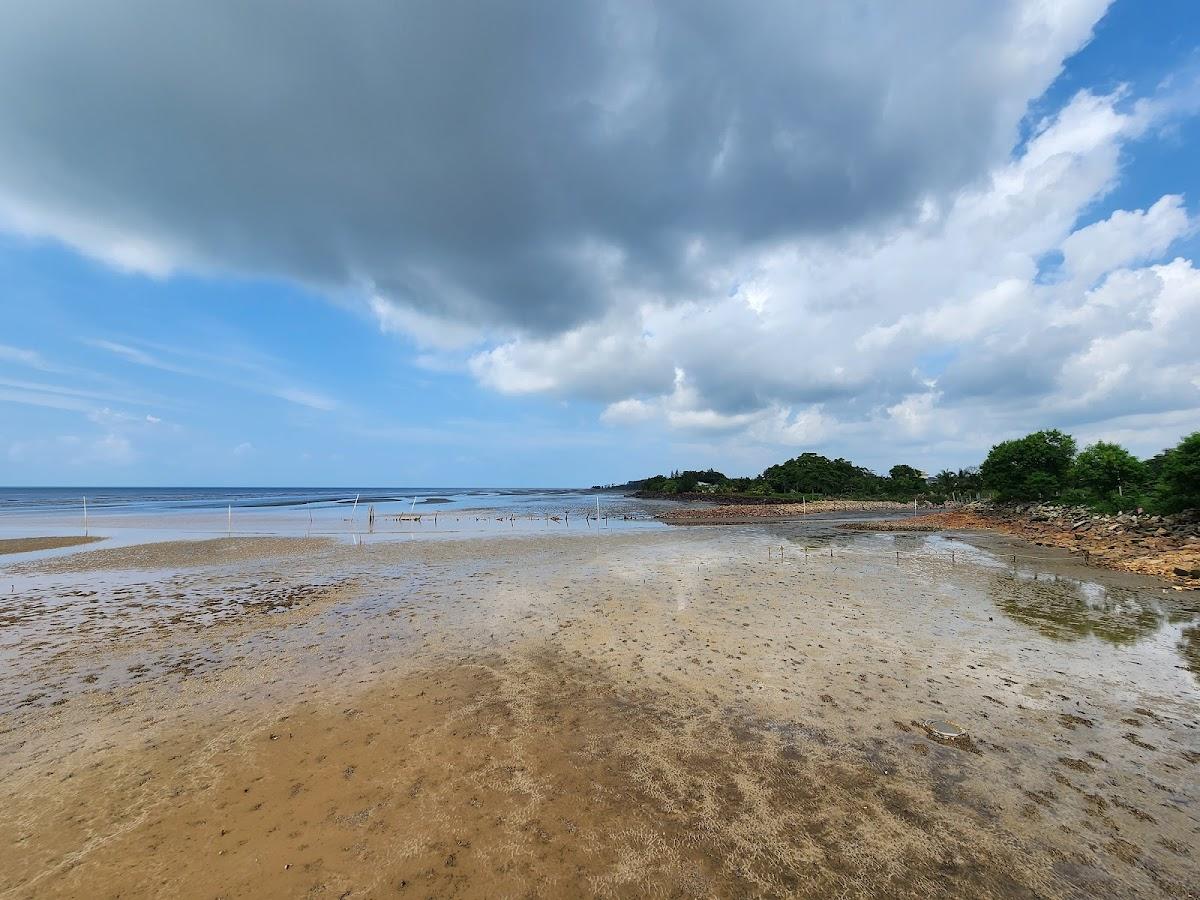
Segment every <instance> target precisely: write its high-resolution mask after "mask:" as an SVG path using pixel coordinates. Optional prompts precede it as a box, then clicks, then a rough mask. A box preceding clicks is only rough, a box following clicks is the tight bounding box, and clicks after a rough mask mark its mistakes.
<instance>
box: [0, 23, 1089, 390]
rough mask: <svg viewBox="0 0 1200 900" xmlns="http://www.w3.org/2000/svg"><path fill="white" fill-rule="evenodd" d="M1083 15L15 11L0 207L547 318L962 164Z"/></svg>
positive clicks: (928, 189) (5, 86)
mask: <svg viewBox="0 0 1200 900" xmlns="http://www.w3.org/2000/svg"><path fill="white" fill-rule="evenodd" d="M1102 7H1103V4H1102V3H1092V2H1084V3H1081V4H1080V6H1079V8H1078V9H1075V10H1074V11H1072V12H1067V13H1063V14H1062V15H1061V16H1060V18H1062V19H1069V18H1071V17H1074V18H1075V19H1077V20H1078V21H1077V22H1075V23H1067V24H1066V25H1064V24H1063V23H1062V22H1061V21H1057V22H1054V23H1053V25H1054V26H1055V27H1050V25H1048V24H1046V23H1042V24H1041V25H1039V23H1038V21H1036V17H1034V18H1032V19H1031V18H1030V16H1029V15H1028V14H1027V13H1028V10H1025V9H1023V8H1022V7H1020V6H1019V5H1015V4H999V3H994V2H990V0H978V2H970V3H968V2H962V3H950V4H945V3H915V4H913V3H910V4H888V3H884V4H878V5H867V6H866V7H864V6H863V5H862V4H850V3H796V2H791V0H788V2H761V3H753V4H733V3H717V2H682V0H681V2H675V3H662V4H658V5H656V6H654V7H651V5H650V4H646V3H642V2H630V3H621V2H609V3H602V2H570V3H554V2H545V3H523V2H507V3H505V2H498V3H469V4H468V3H440V2H422V3H416V2H408V3H398V2H355V3H335V2H312V0H286V2H282V0H238V2H221V0H196V2H178V3H163V2H161V0H112V2H106V3H78V2H66V0H28V2H26V0H10V2H8V3H6V4H4V7H3V9H2V10H0V213H4V212H7V215H8V216H9V217H10V218H11V219H12V220H13V221H15V222H16V223H17V225H18V226H19V227H22V228H24V229H25V230H28V231H32V232H35V233H44V234H49V235H51V236H54V237H58V238H61V239H64V240H67V241H68V242H71V243H73V244H75V245H76V246H78V247H80V248H81V249H83V250H84V251H86V252H90V253H92V254H94V255H98V256H101V257H104V258H108V259H112V260H115V261H117V262H120V263H123V264H125V265H129V266H132V267H135V268H137V267H143V268H149V269H164V270H167V269H170V268H173V267H177V266H183V267H185V268H198V269H213V270H218V271H232V272H241V273H250V274H260V275H268V276H276V277H284V278H292V279H297V280H301V281H304V282H306V283H310V284H314V285H317V286H320V287H323V288H326V289H332V290H342V289H347V290H350V291H361V290H373V291H376V292H378V293H379V294H380V295H382V296H384V297H387V298H389V299H391V300H393V301H395V302H397V303H400V304H403V305H406V306H410V307H412V308H414V309H418V310H421V311H423V312H426V313H432V314H434V315H436V316H445V317H449V318H453V319H454V320H455V321H457V322H469V323H473V324H483V325H505V326H515V327H517V328H520V329H524V330H527V331H530V332H535V333H548V332H555V331H559V330H562V329H564V328H567V327H570V326H572V325H575V324H578V323H579V322H582V321H585V320H588V319H592V318H596V317H598V316H599V315H600V313H601V312H602V311H603V310H604V309H605V308H608V307H610V306H611V305H612V304H614V303H617V302H619V297H620V296H621V295H622V294H623V293H624V292H625V291H627V290H628V289H636V290H638V291H642V292H647V293H650V294H653V295H654V296H657V297H658V298H660V299H663V300H667V301H670V300H671V299H673V298H680V297H685V296H687V295H688V293H689V292H690V291H691V290H692V289H694V288H696V287H697V286H698V284H699V282H698V281H697V280H696V279H699V278H700V275H699V274H698V273H697V272H696V271H695V269H694V268H693V266H691V265H690V264H689V256H688V254H689V252H693V251H694V249H695V246H696V242H697V241H700V242H702V243H703V245H704V247H705V248H706V252H707V253H709V254H715V255H720V254H722V253H735V252H738V251H741V250H745V249H746V248H748V247H752V246H755V245H759V244H762V243H765V242H768V241H772V240H776V239H780V238H785V237H789V236H794V235H798V234H806V233H818V232H829V231H832V230H836V229H842V228H846V227H862V226H871V225H873V224H877V223H879V222H881V221H885V220H887V219H889V218H890V217H893V216H896V215H903V214H905V213H906V212H908V211H909V210H911V208H912V207H913V205H914V204H915V203H916V202H917V201H918V200H920V199H921V198H922V197H924V196H925V195H926V194H928V193H935V194H936V193H938V192H942V191H946V190H950V189H953V188H955V187H956V186H959V185H961V184H963V183H965V182H967V181H969V180H970V179H972V178H973V177H975V176H977V175H978V174H980V173H981V172H982V171H983V169H984V166H985V163H986V162H987V161H988V160H992V159H994V158H996V157H997V156H998V155H1000V154H1002V153H1003V152H1005V151H1006V149H1007V148H1008V147H1009V146H1010V144H1011V138H1012V130H1013V127H1014V126H1015V124H1016V122H1017V121H1018V119H1019V117H1020V115H1021V111H1022V110H1023V108H1024V104H1025V102H1026V101H1027V100H1028V97H1029V94H1030V92H1031V91H1032V92H1034V93H1036V92H1037V91H1038V90H1040V89H1041V87H1044V85H1045V83H1047V81H1048V80H1049V78H1051V77H1052V76H1053V74H1054V73H1055V72H1056V71H1057V67H1058V65H1059V63H1060V62H1061V59H1062V57H1063V55H1064V53H1065V52H1069V50H1070V49H1073V47H1075V46H1077V45H1078V43H1079V42H1080V41H1081V40H1082V39H1083V38H1084V37H1086V34H1087V32H1088V29H1089V28H1090V25H1091V23H1092V22H1093V21H1094V19H1095V17H1096V16H1097V15H1098V14H1099V13H1098V10H1099V9H1102ZM1073 9H1074V8H1073ZM1031 23H1032V24H1031ZM948 71H951V72H953V73H954V76H953V77H946V74H947V72H948ZM1014 84H1015V85H1016V87H1014ZM728 402H729V403H730V404H731V405H738V403H739V402H744V401H739V400H738V399H737V398H732V397H731V398H729V400H728Z"/></svg>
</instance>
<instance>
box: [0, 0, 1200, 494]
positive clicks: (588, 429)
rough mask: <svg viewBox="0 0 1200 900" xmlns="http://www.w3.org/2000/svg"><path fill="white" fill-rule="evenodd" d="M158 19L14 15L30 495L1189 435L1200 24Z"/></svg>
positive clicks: (15, 226) (1139, 9)
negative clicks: (697, 41)
mask: <svg viewBox="0 0 1200 900" xmlns="http://www.w3.org/2000/svg"><path fill="white" fill-rule="evenodd" d="M254 5H255V4H254V3H251V4H244V5H243V6H254ZM262 5H263V6H264V8H269V11H268V14H270V15H279V16H285V17H286V16H291V15H292V13H291V12H289V9H288V8H287V7H282V8H276V7H274V5H273V4H267V3H264V4H262ZM966 5H969V4H964V5H962V6H966ZM20 6H22V4H21V3H18V4H15V7H20ZM140 6H141V4H140V0H128V2H125V0H122V2H119V3H116V4H114V5H113V7H112V8H111V10H110V11H109V12H110V15H111V19H110V20H107V21H105V22H104V23H103V30H102V31H98V30H97V28H98V27H99V26H98V25H97V24H96V23H94V22H88V21H79V20H80V19H85V18H86V16H83V15H77V13H80V11H81V10H82V9H85V7H76V6H73V5H72V4H70V3H66V2H55V3H51V4H46V5H43V6H39V5H37V4H31V5H30V6H29V8H28V9H26V10H19V9H16V8H10V9H9V10H8V11H6V12H5V13H0V34H4V33H7V34H9V38H7V39H5V38H0V59H4V60H6V61H5V62H0V84H4V85H7V87H4V88H0V484H11V485H60V484H61V485H70V484H81V485H99V484H104V485H178V484H183V485H222V484H224V485H350V486H353V485H385V484H387V485H463V486H466V485H486V486H516V485H538V486H572V485H587V484H592V483H597V482H607V481H622V480H625V479H629V478H634V477H641V476H644V475H647V474H651V473H654V472H658V471H666V470H669V469H672V468H684V467H707V466H710V465H712V466H715V467H718V468H722V469H724V470H726V471H727V472H729V473H731V474H752V473H755V472H757V471H760V470H761V469H762V468H763V467H764V466H765V465H767V464H769V463H771V462H775V461H779V460H781V459H784V458H787V457H790V456H793V455H795V454H797V453H799V452H803V451H806V450H817V451H819V452H825V453H829V454H830V455H842V456H846V457H849V458H851V459H854V460H855V461H856V462H860V463H863V464H866V465H869V466H872V467H874V468H876V469H878V470H886V469H887V468H888V467H889V466H891V465H893V464H895V463H898V462H906V463H911V464H915V465H918V466H920V467H922V468H925V469H926V470H930V471H933V470H936V469H938V468H941V467H943V466H950V467H957V466H962V465H969V464H972V463H976V462H978V461H979V460H980V459H981V458H982V455H983V454H984V453H985V452H986V450H987V447H988V446H990V444H991V443H993V442H994V441H996V440H999V439H1002V438H1006V437H1011V436H1014V435H1016V434H1021V433H1024V432H1026V431H1028V430H1032V429H1034V428H1038V427H1047V426H1060V427H1064V428H1066V429H1067V430H1069V431H1072V432H1074V433H1076V434H1077V436H1078V437H1079V439H1080V441H1081V442H1086V441H1089V440H1095V439H1098V438H1107V439H1116V440H1120V441H1121V442H1123V443H1125V444H1127V445H1128V446H1130V447H1131V448H1132V449H1134V450H1136V451H1137V452H1139V453H1142V454H1147V455H1148V454H1149V453H1152V452H1155V451H1156V450H1158V449H1160V448H1161V447H1163V446H1166V445H1168V444H1171V443H1174V442H1175V441H1176V440H1178V438H1179V437H1180V436H1182V435H1183V434H1185V433H1187V432H1190V431H1193V430H1196V429H1197V428H1200V351H1198V350H1197V346H1198V344H1197V343H1196V337H1197V336H1196V335H1194V334H1193V332H1195V331H1196V329H1197V327H1198V326H1197V325H1196V322H1197V321H1198V320H1200V305H1198V304H1200V299H1197V298H1200V274H1198V273H1197V272H1196V270H1195V269H1194V267H1193V266H1192V261H1193V260H1194V259H1195V258H1196V254H1197V251H1198V250H1200V242H1198V241H1200V237H1198V235H1200V231H1198V230H1197V228H1196V219H1195V216H1196V215H1197V210H1198V209H1200V206H1198V200H1197V198H1200V169H1198V167H1197V166H1196V165H1195V163H1194V160H1195V158H1196V156H1197V147H1200V115H1197V112H1198V111H1200V90H1198V85H1200V80H1198V76H1200V17H1198V16H1197V15H1196V14H1195V9H1194V4H1190V3H1185V2H1161V3H1154V4H1144V3H1137V2H1135V0H1118V2H1116V3H1113V4H1112V5H1111V6H1106V4H1104V3H1103V2H1102V0H1076V2H1071V3H1064V4H1062V7H1061V10H1060V11H1059V13H1047V12H1046V11H1045V10H1042V9H1041V7H1038V6H1037V5H1036V4H1032V3H1031V4H1029V5H1028V9H1024V10H1023V12H1022V14H1021V15H1017V14H1016V13H1014V14H1012V15H1008V14H1001V13H998V12H996V8H995V7H993V6H991V5H990V4H982V5H981V6H980V7H979V10H977V11H976V14H968V13H969V11H965V10H960V13H956V14H954V15H951V14H950V13H949V10H950V7H945V6H943V7H938V6H936V5H935V6H934V9H935V10H937V11H939V13H938V14H934V15H932V18H930V16H929V15H926V16H925V17H924V18H927V19H929V20H930V21H929V22H928V23H927V27H926V26H922V25H921V23H920V22H916V21H913V20H915V19H920V18H922V16H921V15H919V14H918V13H917V12H916V11H912V12H910V13H908V14H907V17H906V14H905V13H904V12H903V11H901V10H899V7H896V8H892V7H891V6H890V5H881V6H879V7H877V8H875V10H876V11H875V12H871V8H866V9H864V10H860V14H861V15H863V16H865V17H866V19H868V20H870V21H842V20H841V18H840V17H839V16H836V15H828V14H825V13H821V12H820V11H819V10H820V6H821V5H820V4H814V5H813V7H812V11H803V10H802V11H797V7H796V5H789V4H782V5H779V6H775V5H773V4H770V3H766V4H763V6H762V7H761V8H759V9H757V10H756V17H757V18H758V19H761V21H757V20H755V19H750V18H749V17H740V18H737V19H736V20H731V19H729V18H728V16H729V15H730V12H729V10H727V9H723V8H722V7H720V6H715V7H712V8H709V7H707V6H706V5H704V4H697V5H695V7H694V11H692V12H684V13H681V12H680V11H673V12H671V13H668V12H666V11H662V12H660V13H657V14H655V15H654V16H651V14H650V13H648V12H647V11H646V8H643V7H640V6H639V5H636V4H634V5H626V4H621V3H585V4H580V5H579V7H578V9H577V10H573V11H562V12H555V13H554V14H553V15H551V16H550V18H551V19H552V21H549V22H546V23H544V27H538V28H517V27H516V24H515V23H509V22H506V21H501V22H496V21H488V22H477V23H470V22H468V23H466V24H465V25H464V23H463V22H462V21H457V20H456V21H454V22H452V23H446V22H442V21H440V20H438V19H437V16H436V14H433V13H430V12H429V11H428V10H425V11H424V12H423V13H421V14H420V16H418V15H417V14H416V13H415V12H414V13H413V16H412V17H411V18H406V17H405V16H406V10H408V9H410V8H409V7H406V5H405V4H398V5H396V6H397V11H396V12H395V13H394V15H395V16H396V17H397V18H395V19H391V18H389V19H387V20H386V21H379V22H373V21H370V20H369V18H367V17H368V16H369V15H371V14H370V13H367V12H365V11H362V10H350V9H346V8H344V7H341V6H340V5H338V6H337V7H336V8H334V7H333V6H330V7H329V8H328V9H326V10H325V11H324V13H322V14H321V15H320V16H316V17H315V18H313V20H312V21H307V20H304V17H305V16H309V15H310V13H309V12H300V11H298V10H297V11H296V12H295V14H294V15H295V16H296V19H297V21H295V22H294V23H293V24H294V25H295V28H294V32H295V34H294V37H295V38H296V41H297V44H296V45H295V46H292V45H288V44H287V42H286V41H287V37H288V34H289V33H290V32H286V30H285V32H280V34H275V33H273V34H272V36H271V40H272V41H275V42H276V43H274V44H272V45H270V46H261V42H260V41H259V40H258V39H257V38H256V37H255V34H254V32H253V28H254V26H253V23H252V22H251V21H249V20H247V21H243V20H242V19H241V18H239V16H240V15H241V13H240V11H239V9H240V7H236V6H231V7H230V8H229V9H224V7H223V5H220V4H218V6H220V7H221V11H220V13H219V14H218V13H216V12H212V9H213V8H214V7H205V6H204V5H203V4H197V5H196V6H195V8H194V9H191V10H189V11H188V12H187V15H188V16H191V17H192V18H191V19H188V18H186V17H185V14H184V13H181V14H180V15H181V20H180V21H179V22H174V23H172V22H167V23H166V24H164V25H162V27H163V28H166V29H168V31H167V32H166V33H165V35H164V36H159V37H158V38H156V36H155V35H153V34H146V33H144V32H143V31H141V30H139V27H138V26H137V25H136V23H137V22H138V21H140V20H139V19H138V15H139V11H140ZM314 6H315V7H320V4H316V5H314ZM804 6H805V5H804V4H800V5H799V7H804ZM1019 6H1021V4H1014V5H1013V9H1014V10H1015V9H1016V8H1017V7H1019ZM182 7H188V4H183V5H182ZM518 7H522V5H521V4H515V5H514V7H513V9H514V10H516V9H517V8H518ZM702 10H703V11H702ZM942 13H944V14H942ZM90 14H91V13H90V12H89V13H88V15H90ZM126 15H127V16H128V20H129V21H128V23H126V22H125V21H124V18H123V17H124V16H126ZM313 15H315V14H313ZM388 15H392V14H391V13H389V14H388ZM480 15H484V14H483V13H481V14H480ZM486 15H487V16H488V17H494V16H495V15H496V13H494V12H490V13H487V14H486ZM513 15H514V17H516V18H522V19H523V17H528V16H535V17H536V16H539V15H542V13H539V12H538V11H537V8H536V5H535V6H531V7H530V8H529V9H528V10H523V11H522V12H521V13H520V14H518V13H516V12H514V13H513ZM688 15H691V16H694V17H695V19H694V20H689V21H677V20H676V18H672V16H674V17H679V16H688ZM589 16H590V17H591V18H589ZM597 16H599V17H600V18H596V17H597ZM422 17H423V18H422ZM897 17H900V18H899V19H898V18H897ZM1039 17H1044V20H1043V18H1039ZM417 18H420V19H421V21H419V22H414V20H415V19H417ZM4 19H9V21H7V22H6V21H4ZM597 21H598V22H601V23H609V24H611V23H612V22H617V23H619V26H620V27H615V26H614V27H612V28H611V29H610V30H608V31H606V30H605V29H604V28H600V29H599V32H598V29H597V27H596V24H595V23H596V22H597ZM1031 21H1033V22H1034V25H1033V26H1031V25H1030V22H1031ZM6 25H7V26H9V27H8V28H5V26H6ZM509 25H512V27H511V28H510V27H509ZM155 27H157V26H155ZM204 28H214V29H217V28H219V29H220V33H221V34H222V35H223V36H224V37H223V40H224V43H222V44H220V47H221V49H220V51H219V52H220V56H219V57H218V58H216V59H213V58H209V57H207V56H206V54H207V53H209V52H214V51H211V48H210V44H209V43H205V42H202V41H201V40H200V38H199V36H198V35H200V34H201V33H203V29H204ZM308 29H311V30H312V33H313V34H319V35H325V34H328V33H329V32H331V31H333V32H337V33H338V38H339V39H338V41H337V42H336V43H337V47H338V48H340V49H337V50H331V51H330V52H331V53H334V52H345V53H346V54H347V59H346V60H338V59H336V58H335V59H331V60H330V63H329V65H328V66H327V67H326V68H324V69H322V68H321V67H313V66H311V65H309V57H308V52H309V50H308V49H307V45H306V44H305V42H304V41H303V40H302V38H303V36H304V34H305V33H306V31H307V30H308ZM343 29H344V34H343V33H342V30H343ZM463 29H465V31H464V30H463ZM1031 29H1032V30H1031ZM410 32H413V33H415V34H416V35H417V38H413V39H412V40H413V41H414V43H413V44H412V45H411V46H409V45H406V44H405V43H404V41H406V40H408V39H409V38H408V37H407V35H408V34H409V33H410ZM777 32H778V34H776V33H777ZM597 33H600V34H602V35H603V36H604V39H603V40H601V39H600V38H596V37H595V35H596V34H597ZM698 33H703V34H707V35H708V38H707V41H706V42H705V43H704V44H703V46H704V47H706V48H707V49H706V51H705V53H707V54H709V55H710V56H711V59H709V58H708V57H707V56H705V55H704V54H697V53H696V52H694V48H692V47H691V45H690V44H689V43H688V41H690V40H691V39H692V38H693V37H694V36H695V35H696V34H698ZM280 35H282V36H280ZM381 35H383V36H388V37H389V38H390V37H394V38H395V40H396V41H397V42H398V43H397V46H396V47H392V46H391V45H390V44H387V43H386V42H385V43H383V44H381V45H378V46H377V44H376V42H377V41H378V40H379V36H381ZM848 35H853V40H855V41H861V42H862V43H863V44H864V46H862V47H859V48H857V49H858V51H859V52H858V53H857V54H844V53H838V52H833V51H834V50H835V49H836V48H838V47H840V46H844V45H845V43H846V41H847V40H848V38H847V36H848ZM651 36H653V39H650V37H651ZM785 37H787V38H789V40H790V39H791V38H794V41H799V42H804V43H805V44H806V45H808V46H809V50H810V51H811V52H809V53H808V54H807V56H806V55H805V53H804V52H801V51H803V50H804V47H803V46H797V45H796V44H795V43H794V42H789V40H785V39H784V38H785ZM418 38H419V42H417V40H418ZM243 39H244V40H243ZM6 40H8V41H11V42H12V43H11V44H6V43H5V41H6ZM192 41H194V42H195V43H194V44H193V43H191V42H192ZM873 41H877V42H878V43H877V45H876V44H872V42H873ZM172 42H176V43H177V44H178V45H179V46H182V47H185V48H187V49H188V50H189V51H192V50H194V51H195V52H194V53H193V52H188V53H179V52H154V51H152V50H148V49H146V48H147V46H159V47H160V48H161V47H162V46H165V47H167V48H168V49H169V48H170V47H171V46H172ZM355 42H360V45H356V44H355ZM439 42H444V46H440V44H439ZM464 42H465V44H466V45H467V46H466V49H462V48H461V46H460V45H462V44H464ZM380 46H382V47H383V49H384V50H385V51H386V52H385V55H384V56H382V57H379V58H378V59H375V58H374V57H372V54H371V51H372V50H373V49H379V48H380ZM563 47H568V48H572V52H570V53H565V52H561V51H562V48H563ZM406 48H407V49H406ZM471 48H475V49H474V50H472V49H471ZM482 51H486V52H482ZM406 52H407V53H408V54H409V56H410V57H411V60H410V61H411V64H412V66H413V67H414V68H416V69H419V70H420V71H422V72H424V73H426V77H427V80H428V82H429V84H422V85H419V86H415V87H414V86H412V84H411V83H410V82H411V80H406V79H405V78H403V77H401V75H402V74H403V73H401V74H397V72H394V71H390V70H388V69H387V66H390V65H392V64H393V58H398V59H400V60H401V61H404V60H406V59H409V57H406V56H405V53H406ZM425 54H431V55H432V56H431V57H430V58H429V59H426V58H424V56H423V55H425ZM797 56H800V57H805V58H806V59H808V60H817V61H816V62H811V61H810V62H805V63H798V62H796V59H795V58H796V57H797ZM478 59H485V60H492V59H496V60H499V61H500V62H497V63H496V65H497V66H498V68H497V70H496V71H494V72H493V71H491V70H490V69H488V68H487V66H488V65H490V64H491V63H490V62H488V63H478V65H479V66H480V67H481V69H480V71H478V72H472V71H471V70H470V69H469V68H464V67H469V66H471V65H476V63H475V62H474V60H478ZM529 59H534V60H537V61H538V64H537V65H534V66H533V69H532V71H530V72H528V73H526V72H523V71H521V72H518V74H516V75H512V74H510V73H511V72H512V71H513V70H514V69H519V68H520V67H519V66H517V65H515V64H513V63H512V62H511V60H522V61H527V60H529ZM380 60H386V62H380ZM505 60H508V61H509V62H505ZM914 60H916V61H918V62H914ZM118 61H121V64H119V65H118V64H116V63H117V62H118ZM126 63H127V64H126ZM268 63H269V64H268ZM521 65H524V63H522V64H521ZM191 66H194V68H189V67H191ZM380 66H382V67H383V68H382V69H381V68H380ZM314 68H316V69H317V71H316V72H314V71H313V69H314ZM214 72H216V73H218V74H216V75H214V74H213V73H214ZM264 73H265V74H264ZM742 73H744V74H742ZM339 79H345V81H346V82H347V83H342V82H339ZM813 84H818V85H821V87H822V90H820V91H813V90H812V85H813ZM323 94H327V95H328V96H327V97H326V98H325V100H323V101H321V102H319V103H318V101H317V100H313V99H312V98H313V97H314V95H317V96H318V98H319V97H320V96H321V95H323ZM81 95H82V96H81ZM814 95H821V96H820V97H818V98H817V99H813V98H814ZM347 98H349V100H347ZM881 98H886V99H881ZM313 104H316V105H313ZM358 105H361V107H362V109H361V110H360V109H358V108H357V106H358ZM893 107H895V108H894V109H893ZM95 110H104V111H105V112H104V114H103V115H95V114H93V113H94V111H95ZM173 117H174V118H173ZM381 123H382V124H381ZM705 148H706V149H705ZM702 150H703V152H701V151H702Z"/></svg>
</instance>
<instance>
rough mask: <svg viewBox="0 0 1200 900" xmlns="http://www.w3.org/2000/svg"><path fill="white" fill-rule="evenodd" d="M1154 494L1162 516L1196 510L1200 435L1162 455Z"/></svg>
mask: <svg viewBox="0 0 1200 900" xmlns="http://www.w3.org/2000/svg"><path fill="white" fill-rule="evenodd" d="M1155 492H1156V493H1157V494H1158V498H1159V504H1160V505H1161V506H1162V508H1163V510H1164V511H1166V512H1179V511H1180V510H1184V509H1200V431H1197V432H1195V433H1193V434H1189V435H1188V436H1187V437H1185V438H1184V439H1183V440H1182V441H1180V442H1179V443H1178V444H1177V445H1176V446H1175V447H1173V448H1172V449H1170V450H1168V451H1167V452H1166V454H1164V458H1163V460H1162V464H1161V466H1160V467H1159V474H1158V484H1157V485H1156V491H1155Z"/></svg>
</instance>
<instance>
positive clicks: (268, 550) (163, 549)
mask: <svg viewBox="0 0 1200 900" xmlns="http://www.w3.org/2000/svg"><path fill="white" fill-rule="evenodd" d="M91 540H98V539H97V538H91ZM83 542H84V540H82V539H80V540H77V541H75V543H83ZM330 543H331V542H330V541H329V540H327V539H324V538H285V537H224V538H207V539H201V540H182V541H155V542H153V543H148V544H134V545H132V546H125V547H106V548H104V549H103V550H91V551H88V552H86V553H72V554H70V555H69V556H60V557H55V558H53V559H47V560H40V561H37V562H32V563H27V564H25V565H23V566H20V567H18V568H17V570H16V571H18V572H44V573H50V572H80V573H83V572H100V571H103V570H105V569H157V570H164V569H184V568H203V567H205V566H224V565H229V564H231V563H237V562H246V561H250V560H261V559H267V558H271V557H303V556H307V555H309V554H311V553H313V552H314V551H317V550H320V549H321V548H323V547H326V546H328V545H329V544H330ZM47 546H55V547H66V546H71V544H55V545H47ZM28 549H29V550H38V549H46V548H44V547H30V548H28ZM13 552H18V551H13Z"/></svg>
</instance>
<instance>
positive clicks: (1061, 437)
mask: <svg viewBox="0 0 1200 900" xmlns="http://www.w3.org/2000/svg"><path fill="white" fill-rule="evenodd" d="M1074 458H1075V439H1074V438H1072V437H1071V436H1070V435H1069V434H1064V433H1063V432H1061V431H1059V430H1057V429H1053V428H1052V429H1048V430H1045V431H1035V432H1034V433H1033V434H1027V435H1025V437H1023V438H1017V439H1015V440H1011V441H1001V442H1000V443H999V444H997V445H996V446H994V447H993V448H992V449H991V451H990V452H989V453H988V455H987V459H985V460H984V461H983V465H982V466H980V467H979V474H980V476H981V478H982V479H983V485H984V487H986V488H988V489H989V490H992V491H995V492H996V499H998V500H1049V499H1051V498H1053V497H1057V496H1058V495H1059V493H1061V492H1062V489H1063V487H1064V486H1065V484H1066V482H1067V476H1068V474H1069V473H1070V470H1071V462H1072V460H1073V459H1074Z"/></svg>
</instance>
